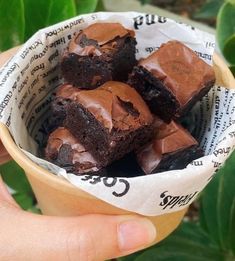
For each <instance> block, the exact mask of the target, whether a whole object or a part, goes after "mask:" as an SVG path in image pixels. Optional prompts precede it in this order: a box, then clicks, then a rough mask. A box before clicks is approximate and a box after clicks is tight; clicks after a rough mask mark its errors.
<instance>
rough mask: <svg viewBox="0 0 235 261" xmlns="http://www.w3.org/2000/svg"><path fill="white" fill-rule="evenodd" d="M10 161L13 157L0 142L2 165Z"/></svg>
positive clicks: (0, 160) (0, 161)
mask: <svg viewBox="0 0 235 261" xmlns="http://www.w3.org/2000/svg"><path fill="white" fill-rule="evenodd" d="M9 160H11V156H10V155H9V154H8V152H7V150H6V149H5V147H4V146H3V144H2V142H1V141H0V164H4V163H6V162H8V161H9Z"/></svg>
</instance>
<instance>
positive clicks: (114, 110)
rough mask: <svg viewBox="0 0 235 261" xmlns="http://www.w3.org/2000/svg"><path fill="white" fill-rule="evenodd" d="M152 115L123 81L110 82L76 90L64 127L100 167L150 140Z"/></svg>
mask: <svg viewBox="0 0 235 261" xmlns="http://www.w3.org/2000/svg"><path fill="white" fill-rule="evenodd" d="M152 122H153V118H152V115H151V113H150V111H149V109H148V107H147V105H146V104H145V102H144V101H143V99H142V98H141V96H140V95H139V94H138V93H137V92H136V91H135V89H134V88H131V87H130V86H128V85H127V84H124V83H121V82H114V81H110V82H107V83H105V84H104V85H102V86H100V87H99V88H97V89H95V90H84V91H80V92H78V93H77V95H76V100H74V101H72V102H70V104H69V105H68V111H67V116H66V120H65V126H66V127H67V128H68V129H69V130H70V131H71V133H72V134H73V135H74V136H75V137H76V138H77V139H79V140H80V141H81V143H82V144H83V145H84V147H85V148H86V149H87V150H88V151H89V152H91V154H92V155H93V156H94V157H95V158H96V159H97V161H98V162H99V163H100V164H101V165H102V166H107V165H108V164H109V163H111V162H112V161H114V160H117V159H119V158H121V157H123V156H124V155H125V154H127V153H129V152H130V151H132V150H134V149H136V148H138V147H139V146H142V145H143V144H145V143H146V142H147V141H149V140H150V139H151V136H152V132H153V127H152Z"/></svg>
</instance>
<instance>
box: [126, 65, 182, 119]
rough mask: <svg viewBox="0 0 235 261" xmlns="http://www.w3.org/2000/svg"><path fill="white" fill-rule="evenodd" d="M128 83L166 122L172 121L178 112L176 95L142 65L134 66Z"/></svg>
mask: <svg viewBox="0 0 235 261" xmlns="http://www.w3.org/2000/svg"><path fill="white" fill-rule="evenodd" d="M128 84H129V85H130V86H132V87H134V88H135V89H136V90H137V91H138V92H139V94H140V95H141V96H142V98H143V99H144V100H145V102H146V103H147V105H148V106H149V108H150V110H151V111H152V112H153V113H154V114H156V115H157V116H158V117H159V118H161V119H162V120H163V121H165V122H166V123H170V121H171V120H172V119H173V118H174V117H175V115H176V114H177V113H178V110H179V102H178V101H177V100H176V97H175V96H174V95H173V94H172V92H170V91H169V90H168V89H167V88H166V87H165V86H164V85H163V83H162V82H161V81H160V80H158V79H157V78H156V77H154V76H152V75H151V73H150V72H149V71H148V70H146V69H145V68H143V67H142V66H135V67H134V69H133V72H132V74H131V76H130V78H129V80H128Z"/></svg>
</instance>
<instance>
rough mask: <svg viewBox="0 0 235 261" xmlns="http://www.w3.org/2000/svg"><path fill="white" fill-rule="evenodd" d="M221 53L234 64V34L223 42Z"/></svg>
mask: <svg viewBox="0 0 235 261" xmlns="http://www.w3.org/2000/svg"><path fill="white" fill-rule="evenodd" d="M234 16H235V9H234ZM223 55H224V57H225V58H226V60H227V61H228V62H229V63H231V64H235V34H233V35H232V36H231V37H230V38H228V39H227V40H226V42H225V44H224V50H223Z"/></svg>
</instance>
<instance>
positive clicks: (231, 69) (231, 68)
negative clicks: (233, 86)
mask: <svg viewBox="0 0 235 261" xmlns="http://www.w3.org/2000/svg"><path fill="white" fill-rule="evenodd" d="M229 69H230V71H231V72H232V74H233V76H234V77H235V65H231V66H230V67H229Z"/></svg>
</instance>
